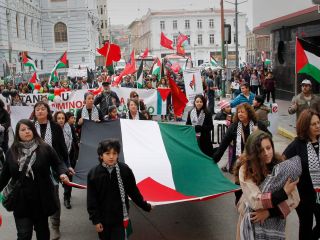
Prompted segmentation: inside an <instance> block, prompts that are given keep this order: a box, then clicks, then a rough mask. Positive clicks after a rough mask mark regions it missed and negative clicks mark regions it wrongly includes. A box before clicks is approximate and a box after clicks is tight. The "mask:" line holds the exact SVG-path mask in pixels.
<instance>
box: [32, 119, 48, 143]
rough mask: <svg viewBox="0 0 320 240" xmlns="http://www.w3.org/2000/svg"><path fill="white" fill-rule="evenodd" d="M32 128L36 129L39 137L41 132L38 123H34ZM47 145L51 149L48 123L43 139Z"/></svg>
mask: <svg viewBox="0 0 320 240" xmlns="http://www.w3.org/2000/svg"><path fill="white" fill-rule="evenodd" d="M34 126H35V127H36V130H37V133H38V134H39V136H41V130H40V124H39V122H38V121H36V122H35V123H34ZM43 140H44V141H45V142H46V143H47V144H49V145H50V146H51V147H52V132H51V124H50V121H48V122H47V128H46V133H45V136H44V139H43Z"/></svg>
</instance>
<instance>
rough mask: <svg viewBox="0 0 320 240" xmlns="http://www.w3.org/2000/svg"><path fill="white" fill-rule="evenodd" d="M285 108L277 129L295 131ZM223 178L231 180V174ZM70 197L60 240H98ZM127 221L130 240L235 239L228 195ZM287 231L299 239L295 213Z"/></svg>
mask: <svg viewBox="0 0 320 240" xmlns="http://www.w3.org/2000/svg"><path fill="white" fill-rule="evenodd" d="M288 104H289V102H286V101H279V106H280V107H279V116H280V120H279V125H281V126H282V127H287V128H288V130H292V131H293V130H294V128H293V127H290V126H289V125H290V123H289V122H290V121H291V122H292V120H293V118H292V117H291V116H288V114H287V113H286V109H287V106H288ZM274 141H275V146H276V150H277V151H278V152H282V151H283V149H284V148H285V147H286V146H287V144H288V143H289V142H290V140H288V139H287V138H284V137H282V136H280V135H278V134H277V135H275V136H274ZM225 162H226V158H223V159H222V160H221V162H220V163H219V165H220V166H221V165H223V164H224V163H225ZM226 176H227V177H229V178H230V179H232V176H231V175H230V174H227V175H226ZM60 191H61V189H60ZM72 196H73V197H72V205H73V208H72V209H71V210H67V209H65V208H64V207H62V217H61V219H62V223H61V225H62V226H61V232H62V238H61V239H66V240H73V239H81V240H89V239H90V240H91V239H97V238H96V234H95V230H94V228H93V226H92V224H91V223H90V222H89V220H88V214H87V212H86V205H85V203H86V192H85V190H78V189H75V190H74V191H73V194H72ZM0 212H1V214H2V215H3V225H2V227H1V228H0V239H1V240H12V239H15V234H16V230H15V225H14V222H13V221H14V220H13V217H12V213H7V212H6V211H5V210H4V209H3V208H2V207H0ZM130 217H131V219H132V222H133V231H134V232H133V235H132V237H131V238H130V239H132V240H141V239H146V240H149V239H150V240H151V239H152V240H180V239H185V240H194V239H201V240H209V239H210V240H215V239H216V240H221V239H224V240H229V239H230V240H232V239H235V233H236V225H237V219H238V214H237V212H236V209H235V207H234V195H233V194H227V195H225V196H222V197H219V198H217V199H212V200H209V201H203V202H187V203H181V204H171V205H166V206H157V207H156V208H155V209H154V210H153V211H152V212H151V213H146V212H143V211H141V210H140V209H137V208H136V207H135V206H134V205H132V207H131V210H130ZM287 228H288V231H287V232H288V239H290V240H291V239H292V240H295V239H298V238H297V233H298V220H297V216H296V213H295V212H293V213H291V214H290V216H289V217H288V224H287ZM34 239H35V238H34Z"/></svg>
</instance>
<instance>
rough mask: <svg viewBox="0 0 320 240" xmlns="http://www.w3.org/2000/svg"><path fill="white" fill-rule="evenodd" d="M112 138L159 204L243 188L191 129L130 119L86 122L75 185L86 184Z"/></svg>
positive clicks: (121, 157) (148, 196) (141, 184)
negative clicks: (100, 149) (101, 150)
mask: <svg viewBox="0 0 320 240" xmlns="http://www.w3.org/2000/svg"><path fill="white" fill-rule="evenodd" d="M109 138H116V139H118V140H119V141H120V142H121V146H122V148H121V153H120V155H119V161H122V162H125V163H126V164H128V165H129V167H130V168H131V169H132V171H133V173H134V175H135V179H136V183H137V185H138V188H139V189H140V191H141V193H142V195H143V196H144V198H145V200H147V201H149V202H153V203H154V204H159V205H160V204H169V203H176V202H183V201H193V200H203V199H210V198H215V197H218V196H220V195H222V194H225V193H228V192H233V191H235V190H236V189H238V188H239V186H237V185H235V184H233V183H232V182H231V181H230V180H229V179H227V178H225V177H224V176H223V174H222V173H221V171H220V169H219V168H218V166H217V164H216V163H214V161H213V160H212V158H209V157H207V156H206V155H205V154H203V153H202V152H201V150H200V149H199V147H198V143H197V139H196V134H195V130H194V128H193V127H192V126H186V125H173V124H165V123H158V122H155V121H139V120H128V119H120V120H116V121H111V122H103V123H95V122H92V121H85V123H84V125H83V126H82V134H81V141H80V142H81V146H80V155H79V161H78V163H77V166H76V169H75V170H76V172H77V174H76V176H75V177H74V181H75V182H77V183H79V184H86V180H87V173H88V172H89V170H90V169H91V168H93V167H94V166H96V165H98V164H99V162H98V160H97V153H96V149H97V146H98V143H99V142H100V141H101V140H104V139H109Z"/></svg>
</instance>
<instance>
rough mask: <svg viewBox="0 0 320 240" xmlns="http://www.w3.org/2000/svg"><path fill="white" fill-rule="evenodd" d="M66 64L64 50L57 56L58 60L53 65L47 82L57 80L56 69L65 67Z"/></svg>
mask: <svg viewBox="0 0 320 240" xmlns="http://www.w3.org/2000/svg"><path fill="white" fill-rule="evenodd" d="M67 65H68V59H67V51H65V52H64V53H63V54H62V56H61V57H60V58H59V60H58V61H57V62H56V65H55V66H54V67H53V69H52V71H51V74H50V78H49V82H48V83H49V84H50V83H51V81H54V82H57V81H59V78H58V72H57V69H60V68H66V67H67Z"/></svg>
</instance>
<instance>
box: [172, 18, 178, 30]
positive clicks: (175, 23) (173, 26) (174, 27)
mask: <svg viewBox="0 0 320 240" xmlns="http://www.w3.org/2000/svg"><path fill="white" fill-rule="evenodd" d="M172 28H173V29H177V28H178V21H177V20H173V22H172Z"/></svg>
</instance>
